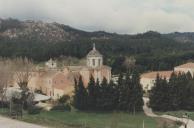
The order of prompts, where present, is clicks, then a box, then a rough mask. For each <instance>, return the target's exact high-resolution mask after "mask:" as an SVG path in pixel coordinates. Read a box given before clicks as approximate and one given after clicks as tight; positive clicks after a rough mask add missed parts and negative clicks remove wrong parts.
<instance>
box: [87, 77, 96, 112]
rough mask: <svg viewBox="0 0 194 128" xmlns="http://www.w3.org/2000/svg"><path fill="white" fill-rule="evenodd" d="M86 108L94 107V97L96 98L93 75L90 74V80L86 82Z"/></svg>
mask: <svg viewBox="0 0 194 128" xmlns="http://www.w3.org/2000/svg"><path fill="white" fill-rule="evenodd" d="M87 89H88V108H89V109H95V108H96V98H97V91H98V90H97V87H96V83H95V80H94V77H93V76H92V75H91V76H90V81H89V83H88V87H87Z"/></svg>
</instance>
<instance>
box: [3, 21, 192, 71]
mask: <svg viewBox="0 0 194 128" xmlns="http://www.w3.org/2000/svg"><path fill="white" fill-rule="evenodd" d="M94 42H95V43H96V47H97V49H98V50H99V51H100V52H101V53H102V54H103V55H104V60H105V64H108V65H110V66H112V67H113V72H116V73H118V72H120V71H126V65H125V63H124V62H125V60H126V59H128V58H129V57H131V56H133V57H135V59H136V64H137V65H138V67H139V69H140V70H141V71H145V70H168V69H172V67H174V66H175V65H178V64H181V63H184V62H186V61H188V60H192V59H194V43H193V33H170V34H160V33H158V32H153V31H149V32H146V33H142V34H136V35H127V34H125V35H124V34H123V35H121V34H116V33H108V32H104V31H98V32H85V31H82V30H78V29H75V28H72V27H70V26H67V25H63V24H58V23H44V22H42V21H19V20H16V19H0V49H1V50H0V56H3V57H16V56H27V57H29V58H31V59H33V60H34V61H36V62H41V61H46V60H48V59H49V58H50V57H52V58H59V57H61V56H72V57H77V58H84V57H85V56H86V54H87V53H88V51H89V50H91V48H92V43H94Z"/></svg>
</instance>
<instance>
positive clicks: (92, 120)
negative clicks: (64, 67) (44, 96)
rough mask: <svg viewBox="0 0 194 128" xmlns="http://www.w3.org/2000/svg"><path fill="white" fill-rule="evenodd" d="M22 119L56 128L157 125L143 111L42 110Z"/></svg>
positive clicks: (154, 127)
mask: <svg viewBox="0 0 194 128" xmlns="http://www.w3.org/2000/svg"><path fill="white" fill-rule="evenodd" d="M0 113H1V114H5V113H6V112H5V111H4V112H2V111H0ZM5 115H6V114H5ZM21 120H22V121H26V122H30V123H36V124H40V125H45V126H50V127H54V128H81V127H88V128H142V123H143V120H144V123H145V128H156V126H157V122H156V120H155V119H153V118H150V117H147V116H145V115H144V114H143V113H137V114H136V115H135V116H134V115H133V116H132V115H129V114H127V113H87V112H68V111H64V112H61V111H49V112H45V111H42V112H41V113H40V114H36V115H29V114H27V113H24V116H23V118H22V119H21ZM161 128H162V127H161Z"/></svg>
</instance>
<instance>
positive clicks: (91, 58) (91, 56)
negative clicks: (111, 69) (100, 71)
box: [87, 43, 103, 68]
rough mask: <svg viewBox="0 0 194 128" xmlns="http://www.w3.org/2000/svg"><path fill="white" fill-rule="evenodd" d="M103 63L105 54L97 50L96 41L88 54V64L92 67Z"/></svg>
mask: <svg viewBox="0 0 194 128" xmlns="http://www.w3.org/2000/svg"><path fill="white" fill-rule="evenodd" d="M102 65H103V56H102V54H100V52H99V51H98V50H96V46H95V43H94V44H93V49H92V50H91V51H90V52H89V53H88V55H87V66H88V67H91V68H97V67H101V66H102Z"/></svg>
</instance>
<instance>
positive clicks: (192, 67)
mask: <svg viewBox="0 0 194 128" xmlns="http://www.w3.org/2000/svg"><path fill="white" fill-rule="evenodd" d="M174 71H175V72H184V73H188V72H190V73H191V76H192V77H193V74H194V63H191V62H190V63H186V64H183V65H180V66H176V67H174Z"/></svg>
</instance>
